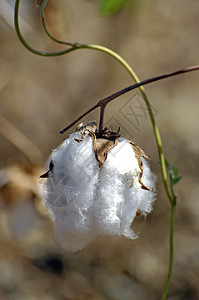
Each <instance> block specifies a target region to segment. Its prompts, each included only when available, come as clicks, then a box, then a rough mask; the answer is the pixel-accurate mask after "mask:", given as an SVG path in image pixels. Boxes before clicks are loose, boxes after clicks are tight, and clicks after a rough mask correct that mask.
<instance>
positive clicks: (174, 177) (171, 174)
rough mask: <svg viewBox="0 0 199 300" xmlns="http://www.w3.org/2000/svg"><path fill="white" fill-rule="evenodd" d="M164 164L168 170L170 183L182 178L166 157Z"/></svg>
mask: <svg viewBox="0 0 199 300" xmlns="http://www.w3.org/2000/svg"><path fill="white" fill-rule="evenodd" d="M165 164H166V167H167V169H168V170H169V179H170V183H171V185H174V184H177V183H178V182H179V181H180V179H181V178H182V177H181V176H178V169H177V168H176V167H174V166H173V165H171V164H170V163H169V162H168V161H167V160H166V159H165Z"/></svg>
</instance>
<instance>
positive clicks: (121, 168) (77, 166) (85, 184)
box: [41, 122, 155, 251]
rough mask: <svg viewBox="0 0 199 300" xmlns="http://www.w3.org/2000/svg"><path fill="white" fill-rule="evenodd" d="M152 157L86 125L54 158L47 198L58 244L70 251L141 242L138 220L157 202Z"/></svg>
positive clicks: (45, 191) (45, 184) (46, 185)
mask: <svg viewBox="0 0 199 300" xmlns="http://www.w3.org/2000/svg"><path fill="white" fill-rule="evenodd" d="M148 159H149V157H148V156H147V155H146V154H145V153H144V151H143V150H141V149H140V148H139V147H138V146H136V145H135V144H134V143H133V142H129V141H128V140H126V139H125V138H121V137H120V136H119V134H118V132H117V133H114V132H110V131H108V129H105V130H103V132H97V130H96V124H95V123H93V122H92V123H91V122H90V123H89V124H87V125H83V124H81V125H80V126H79V127H78V128H77V129H76V131H75V132H74V133H72V134H70V136H69V137H68V138H67V139H66V140H65V141H64V142H63V143H62V144H61V145H60V146H59V147H58V148H57V149H55V150H53V152H52V154H51V156H50V165H49V170H48V172H47V173H45V174H44V175H42V176H41V177H42V178H46V177H47V181H46V183H44V187H43V190H44V198H45V202H46V205H47V207H48V208H49V210H50V212H51V214H52V217H53V219H54V224H55V239H56V240H57V241H58V242H59V243H60V244H61V245H62V246H63V248H65V249H66V250H70V251H77V250H80V249H82V248H83V247H84V246H86V245H87V244H88V243H90V242H91V241H92V240H93V239H94V238H95V237H97V236H98V235H118V236H121V235H123V236H125V237H127V238H132V239H133V238H136V237H137V235H136V234H135V233H134V232H133V229H132V228H133V224H132V222H133V219H134V218H135V217H136V215H137V214H138V213H137V212H138V211H139V214H140V215H144V216H145V215H146V214H147V213H149V212H150V211H151V209H152V204H153V202H154V200H155V192H154V189H155V176H154V175H153V174H152V172H151V171H150V168H149V165H148V162H147V160H148Z"/></svg>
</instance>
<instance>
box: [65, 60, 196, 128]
mask: <svg viewBox="0 0 199 300" xmlns="http://www.w3.org/2000/svg"><path fill="white" fill-rule="evenodd" d="M197 70H199V65H196V66H192V67H189V68H186V69H181V70H178V71H175V72H171V73H167V74H163V75H159V76H155V77H152V78H148V79H145V80H143V81H141V82H139V83H135V84H133V85H130V86H128V87H126V88H124V89H122V90H120V91H118V92H116V93H114V94H111V95H110V96H108V97H105V98H103V99H101V100H100V101H99V102H98V103H97V104H95V105H94V106H93V107H91V108H90V109H89V110H87V111H86V112H85V113H83V114H82V115H81V116H80V117H78V118H77V119H76V120H75V121H73V122H72V123H70V124H69V125H68V126H67V127H65V128H64V129H62V130H61V131H60V133H64V132H65V131H67V130H68V129H69V128H71V127H72V126H73V125H74V124H76V123H77V122H78V121H79V120H81V119H82V118H83V117H84V116H86V115H87V114H89V113H90V112H91V111H93V110H94V109H96V108H97V107H100V108H101V114H100V123H99V131H100V130H102V129H103V119H104V110H105V106H106V105H107V104H108V103H109V102H110V101H112V100H113V99H115V98H117V97H119V96H121V95H123V94H125V93H127V92H130V91H132V90H134V89H136V88H138V87H140V86H143V85H147V84H149V83H152V82H155V81H159V80H162V79H166V78H169V77H172V76H176V75H180V74H184V73H188V72H193V71H197Z"/></svg>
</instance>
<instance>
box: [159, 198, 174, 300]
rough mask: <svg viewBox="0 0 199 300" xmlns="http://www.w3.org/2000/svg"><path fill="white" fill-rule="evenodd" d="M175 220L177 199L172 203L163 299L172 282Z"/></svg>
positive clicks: (163, 299)
mask: <svg viewBox="0 0 199 300" xmlns="http://www.w3.org/2000/svg"><path fill="white" fill-rule="evenodd" d="M174 221H175V199H173V203H171V216H170V236H169V267H168V275H167V281H166V285H165V288H164V291H163V294H162V297H161V300H165V299H166V297H167V293H168V289H169V286H170V282H171V276H172V270H173V258H174Z"/></svg>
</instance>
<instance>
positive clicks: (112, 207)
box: [14, 0, 199, 300]
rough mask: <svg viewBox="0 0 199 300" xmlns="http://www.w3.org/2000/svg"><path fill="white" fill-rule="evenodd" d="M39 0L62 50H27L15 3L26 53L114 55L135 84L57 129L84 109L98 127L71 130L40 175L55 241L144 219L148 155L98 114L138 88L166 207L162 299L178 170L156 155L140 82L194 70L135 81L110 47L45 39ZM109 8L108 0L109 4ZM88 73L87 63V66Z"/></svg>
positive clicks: (73, 243)
mask: <svg viewBox="0 0 199 300" xmlns="http://www.w3.org/2000/svg"><path fill="white" fill-rule="evenodd" d="M47 2H48V1H47V0H43V1H42V2H41V5H39V4H38V2H37V1H36V6H37V7H39V9H40V17H41V23H42V25H43V29H44V31H45V33H46V34H47V36H48V38H50V39H51V40H52V41H53V42H55V43H58V44H62V45H65V47H66V48H65V49H63V50H60V51H59V50H58V51H50V52H48V51H47V52H45V51H40V50H37V49H34V48H33V47H31V46H30V45H29V44H28V43H27V42H26V41H25V39H24V38H23V36H22V34H21V31H20V28H19V3H20V0H15V14H14V23H15V29H16V33H17V36H18V38H19V40H20V41H21V43H22V44H23V45H24V47H26V49H27V50H28V51H30V52H32V53H34V54H36V55H39V56H46V57H55V56H60V55H64V54H67V53H70V52H73V51H78V50H80V49H86V50H92V51H93V50H96V51H100V52H103V53H106V54H107V55H109V56H111V57H112V58H114V59H115V60H116V61H117V62H119V64H120V65H121V66H123V67H124V68H125V70H126V71H127V72H128V74H129V75H130V76H131V79H133V80H134V81H135V84H133V85H131V86H128V87H126V88H124V89H122V90H120V91H117V92H115V93H114V94H112V95H109V96H108V97H106V98H104V99H102V100H100V101H98V102H97V103H96V104H95V105H94V106H93V107H91V108H89V109H88V111H86V112H84V113H83V114H82V115H81V116H80V117H78V118H77V119H76V120H75V121H74V122H72V123H71V124H70V125H69V126H67V127H66V128H65V129H63V130H62V131H61V133H64V132H65V131H66V130H68V129H70V128H71V126H73V125H74V124H76V123H77V122H78V121H79V120H80V119H81V118H82V117H84V116H85V115H87V114H88V113H90V112H91V111H93V110H95V109H97V108H100V122H99V128H98V130H96V125H95V124H93V123H92V124H87V125H85V126H83V125H81V126H79V127H78V128H77V129H76V131H75V132H73V133H71V134H70V135H69V137H68V138H67V139H66V140H65V141H63V143H62V144H61V145H60V146H59V147H58V148H57V149H55V150H53V152H52V154H51V156H50V158H49V163H48V165H49V169H48V171H47V172H46V173H45V174H43V175H42V176H41V177H42V178H46V179H44V180H43V181H46V182H44V183H43V184H44V189H43V193H44V198H45V203H46V206H47V207H48V209H49V210H50V212H51V215H52V217H53V219H54V224H55V238H56V239H57V240H58V241H59V242H60V243H61V245H62V246H63V247H64V248H65V249H67V250H72V251H76V250H78V249H82V248H83V247H85V246H86V245H87V244H88V243H89V242H91V241H93V240H94V239H95V238H96V237H97V236H99V235H108V236H113V235H114V236H125V237H127V238H131V239H134V238H136V237H137V235H136V233H135V232H134V230H133V220H134V219H135V217H136V216H137V215H144V216H146V215H147V213H149V212H150V211H151V209H152V205H153V202H154V200H155V176H154V175H153V174H152V172H151V170H150V167H149V162H148V160H149V157H148V156H147V155H146V154H145V153H144V152H143V151H142V150H141V149H140V148H139V147H138V146H136V145H135V144H134V143H133V142H130V141H128V140H126V139H125V138H122V137H120V136H119V133H118V132H116V133H114V132H109V131H108V130H107V129H103V118H104V110H105V107H106V105H107V104H108V103H109V102H110V101H112V100H114V99H115V98H117V97H119V96H121V95H123V94H125V93H127V92H130V91H132V90H133V89H135V88H139V90H140V92H141V94H142V96H143V101H144V102H145V105H146V108H147V110H148V113H149V117H150V120H151V124H152V128H153V132H154V135H155V141H156V145H157V149H158V155H159V162H160V167H161V175H162V180H163V186H164V190H165V194H166V197H167V199H168V201H169V204H170V207H171V215H170V225H169V226H170V238H169V267H168V275H167V280H166V284H165V287H164V290H163V293H162V297H161V299H162V300H166V297H167V294H168V289H169V285H170V281H171V275H172V268H173V258H174V255H173V254H174V243H173V240H174V219H175V207H176V198H177V197H176V194H175V191H174V185H175V184H176V183H178V182H179V180H180V178H181V177H180V176H178V170H177V169H176V168H175V167H174V166H173V165H172V164H170V163H169V162H168V161H167V160H166V159H165V157H164V151H163V147H162V141H161V135H160V132H159V129H158V126H157V124H156V120H155V118H154V115H153V112H152V108H151V104H150V101H149V99H148V97H147V95H146V92H145V90H144V88H143V86H144V85H146V84H149V83H152V82H156V81H158V80H162V79H165V78H169V77H172V76H175V75H179V74H183V73H187V72H192V71H196V70H199V65H195V66H192V67H188V68H185V69H181V70H178V71H174V72H170V73H167V74H163V75H159V76H155V77H152V78H148V79H145V80H143V81H140V80H139V78H138V76H137V74H136V73H135V71H134V70H133V68H132V67H131V66H130V65H129V64H128V63H127V61H126V60H125V59H124V58H122V57H121V56H120V55H119V54H118V53H116V52H114V51H113V50H111V49H109V48H107V47H105V46H102V45H96V44H85V43H83V44H82V43H79V42H75V43H71V42H68V41H67V42H64V41H60V40H58V39H57V38H56V37H53V36H52V35H51V34H50V33H49V32H48V29H47V27H46V24H45V17H44V14H43V10H44V8H45V7H46V5H47ZM113 3H114V1H113ZM94 68H95V66H94Z"/></svg>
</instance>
